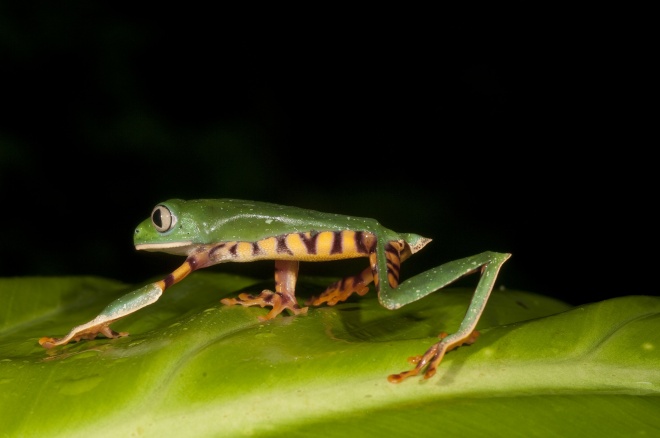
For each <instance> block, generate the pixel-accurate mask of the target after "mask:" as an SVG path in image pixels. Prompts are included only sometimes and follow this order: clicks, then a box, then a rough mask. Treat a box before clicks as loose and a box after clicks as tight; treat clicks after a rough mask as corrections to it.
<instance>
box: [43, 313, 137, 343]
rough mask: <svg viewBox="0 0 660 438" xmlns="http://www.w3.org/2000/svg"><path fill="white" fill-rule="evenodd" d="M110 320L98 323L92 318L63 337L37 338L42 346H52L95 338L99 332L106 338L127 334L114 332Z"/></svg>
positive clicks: (125, 334)
mask: <svg viewBox="0 0 660 438" xmlns="http://www.w3.org/2000/svg"><path fill="white" fill-rule="evenodd" d="M110 322H113V321H110ZM110 322H101V323H98V322H96V320H92V321H90V322H88V323H87V324H83V325H79V326H78V327H74V328H73V329H72V330H71V331H70V332H69V334H68V335H66V336H64V337H63V338H49V337H47V336H45V337H43V338H41V339H39V344H40V345H41V346H42V347H44V348H53V347H57V346H58V345H66V344H68V343H69V342H78V341H80V340H81V339H85V340H91V339H94V338H96V336H98V335H99V334H101V335H103V336H105V337H106V338H110V339H114V338H119V337H122V336H127V335H128V333H127V332H116V331H114V330H113V329H111V328H110Z"/></svg>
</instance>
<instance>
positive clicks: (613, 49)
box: [0, 2, 658, 304]
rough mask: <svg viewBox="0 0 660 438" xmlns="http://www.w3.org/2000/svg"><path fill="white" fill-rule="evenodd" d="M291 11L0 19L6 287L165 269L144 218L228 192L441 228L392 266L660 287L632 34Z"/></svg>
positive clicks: (611, 286) (645, 67)
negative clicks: (498, 255) (33, 278)
mask: <svg viewBox="0 0 660 438" xmlns="http://www.w3.org/2000/svg"><path fill="white" fill-rule="evenodd" d="M280 12H283V13H284V15H285V16H286V15H287V14H286V13H285V11H280ZM381 12H382V11H381ZM298 13H301V14H304V17H305V19H304V20H302V19H293V18H292V20H291V22H283V21H281V20H280V19H275V17H269V16H268V14H267V13H266V14H265V15H264V16H263V17H261V19H257V18H255V17H254V16H245V15H239V14H236V13H235V12H229V11H204V10H195V11H192V10H189V11H182V10H179V9H176V10H169V11H163V10H152V9H146V8H144V9H143V10H141V9H139V8H135V7H131V9H122V8H121V7H120V6H114V5H113V6H109V5H99V4H96V3H94V4H86V3H83V2H80V4H76V3H69V4H68V5H67V6H66V7H61V6H55V5H50V4H45V3H44V5H40V6H35V5H13V6H7V5H4V6H0V29H1V32H0V66H1V69H2V70H1V72H2V77H3V79H2V84H3V86H2V91H1V96H0V99H1V102H2V111H3V115H2V120H0V227H1V230H2V237H1V238H0V239H1V240H0V242H1V247H2V248H1V249H2V251H1V253H0V254H1V255H0V257H1V258H0V276H5V277H9V276H28V275H102V276H107V277H112V278H116V279H120V280H123V281H127V282H141V281H144V280H145V279H147V278H151V277H153V276H156V275H162V274H165V273H167V272H169V271H170V270H171V269H173V268H174V267H176V266H177V265H178V264H179V263H180V262H181V261H182V260H181V259H180V258H177V257H174V256H167V255H160V254H141V253H137V252H136V251H135V250H134V249H133V246H132V233H133V229H134V227H135V225H137V223H139V222H140V221H141V220H142V219H144V218H146V217H147V216H148V215H149V214H150V212H151V209H152V207H153V206H154V205H155V204H156V203H158V202H159V201H163V200H166V199H169V198H175V197H178V198H186V199H192V198H220V197H226V198H242V199H254V200H260V201H270V202H276V203H281V204H286V205H296V206H300V207H305V208H313V209H317V210H321V211H328V212H334V213H345V214H349V215H357V216H368V217H375V218H377V219H378V220H379V221H380V222H381V223H382V224H383V225H385V226H387V227H389V228H393V229H395V230H397V231H401V232H416V233H419V234H422V235H425V236H428V237H432V238H433V239H434V241H433V243H432V244H431V245H430V246H428V247H427V248H426V249H425V250H424V251H422V252H420V253H419V254H418V255H416V256H415V257H414V258H413V259H411V260H410V261H409V262H407V263H406V264H404V269H403V276H404V277H406V276H408V275H412V274H414V273H417V272H419V271H421V270H423V269H427V268H430V267H432V266H435V265H437V264H440V263H442V262H445V261H448V260H452V259H456V258H459V257H464V256H468V255H472V254H476V253H478V252H481V251H484V250H494V251H502V252H511V253H513V257H512V258H511V259H510V261H509V262H507V264H506V265H505V266H504V268H503V270H502V272H501V275H500V280H499V283H500V284H502V285H504V286H506V287H508V288H514V289H523V290H529V291H533V292H538V293H542V294H545V295H550V296H555V297H558V298H560V299H563V300H566V301H568V302H570V303H573V304H581V303H586V302H591V301H597V300H602V299H607V298H612V297H617V296H624V295H634V294H651V295H657V294H658V286H657V281H656V278H657V274H656V269H657V268H656V267H655V265H656V260H657V257H656V256H655V249H656V246H655V241H656V240H657V238H656V234H657V232H656V223H657V221H656V212H655V204H656V199H657V195H656V192H657V187H658V184H657V177H656V172H657V170H656V169H657V165H656V162H657V159H656V158H655V152H654V150H655V149H656V148H657V135H656V134H655V129H653V127H654V125H655V124H656V120H655V118H654V119H651V116H650V115H651V114H652V111H653V112H655V109H654V108H655V102H656V101H655V98H654V97H652V95H651V91H652V88H653V87H652V83H653V82H652V81H651V80H649V77H650V76H651V74H652V70H650V65H651V63H650V60H651V59H652V58H653V57H655V55H656V53H655V52H656V51H657V50H655V49H654V50H653V51H652V52H651V51H647V50H646V44H647V43H646V41H648V40H649V39H648V38H647V35H645V34H644V29H643V27H635V26H634V25H632V26H625V27H624V26H623V25H621V24H620V23H619V24H617V23H601V24H594V22H597V21H598V20H594V21H593V22H591V21H589V22H586V21H577V22H570V21H568V20H566V21H563V20H562V21H558V22H555V21H552V20H550V21H547V22H535V21H529V22H527V23H526V24H521V23H520V22H518V23H511V24H507V25H504V24H502V23H497V24H495V23H490V24H487V25H483V24H476V23H473V22H472V21H471V20H469V19H464V20H460V19H455V20H454V19H453V18H452V17H442V19H441V20H440V19H439V17H438V16H437V15H435V14H432V13H431V11H423V10H416V11H412V10H411V11H391V12H390V13H389V14H384V15H380V16H376V15H374V14H372V13H370V12H365V13H358V12H357V11H343V12H342V11H326V12H325V13H323V14H312V13H311V12H310V11H308V12H304V13H303V12H301V11H298ZM335 14H336V15H335ZM325 265H326V266H327V269H328V273H329V274H331V275H342V274H354V273H355V272H343V271H342V272H335V271H333V270H334V269H336V266H335V265H333V266H328V265H331V264H325ZM250 268H255V269H258V270H256V271H254V274H255V275H259V276H261V277H264V278H269V277H270V276H271V269H272V266H271V264H267V265H264V266H260V265H259V264H257V265H256V266H250V267H248V266H236V265H233V266H232V265H224V266H221V267H217V268H212V269H219V270H225V271H231V272H248V273H252V272H251V271H249V269H250ZM323 269H326V268H325V267H324V268H323ZM305 273H326V271H320V272H319V267H318V266H314V267H309V268H308V267H307V265H303V267H302V268H301V274H305Z"/></svg>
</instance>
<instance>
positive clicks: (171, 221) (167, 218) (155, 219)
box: [151, 205, 176, 233]
mask: <svg viewBox="0 0 660 438" xmlns="http://www.w3.org/2000/svg"><path fill="white" fill-rule="evenodd" d="M151 223H152V224H153V225H154V228H155V229H156V231H158V232H159V233H164V232H166V231H169V230H171V229H172V228H174V225H176V216H175V215H174V214H172V212H171V211H170V209H169V208H167V207H165V206H164V205H157V206H155V207H154V209H153V210H152V212H151Z"/></svg>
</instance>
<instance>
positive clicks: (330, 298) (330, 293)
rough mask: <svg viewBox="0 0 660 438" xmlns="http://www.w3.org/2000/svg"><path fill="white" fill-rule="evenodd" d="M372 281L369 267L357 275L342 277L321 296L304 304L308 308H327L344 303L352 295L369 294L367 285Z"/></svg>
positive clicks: (312, 298) (372, 277)
mask: <svg viewBox="0 0 660 438" xmlns="http://www.w3.org/2000/svg"><path fill="white" fill-rule="evenodd" d="M373 280H374V276H373V273H372V270H371V267H369V268H366V269H365V270H364V271H362V272H360V273H359V274H357V275H353V276H350V277H344V278H342V279H341V280H339V281H337V282H335V283H332V284H331V285H330V286H328V287H327V288H326V290H324V291H323V292H322V293H321V295H319V296H317V297H311V298H310V299H308V300H307V301H306V302H305V304H307V305H310V306H320V305H322V304H323V303H326V304H327V305H328V306H334V305H335V304H337V303H339V302H341V301H346V300H347V299H348V297H350V296H351V295H352V294H353V293H356V294H358V295H360V296H362V295H364V294H366V293H367V292H369V284H370V283H371V282H372V281H373Z"/></svg>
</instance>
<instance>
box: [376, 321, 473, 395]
mask: <svg viewBox="0 0 660 438" xmlns="http://www.w3.org/2000/svg"><path fill="white" fill-rule="evenodd" d="M478 337H479V332H478V331H476V330H475V331H473V332H472V333H470V334H468V335H467V336H460V335H458V334H457V333H455V334H453V335H451V336H447V334H446V333H441V334H440V338H442V340H441V341H440V342H438V343H437V344H433V345H432V346H431V348H429V349H428V350H426V353H424V354H423V355H422V356H413V357H411V358H408V361H409V362H411V363H413V364H417V365H416V366H415V368H413V369H412V370H409V371H403V372H401V373H398V374H391V375H389V376H388V377H387V380H389V381H390V382H392V383H399V382H401V381H403V380H404V379H406V378H408V377H411V376H416V375H418V374H419V373H420V372H421V371H422V370H423V369H424V368H426V371H425V372H424V378H425V379H428V378H429V377H433V376H434V375H435V372H436V370H437V369H438V365H440V362H441V361H442V358H443V357H444V355H445V353H446V352H448V351H450V350H453V349H455V348H458V347H460V346H461V345H470V344H473V343H474V342H475V341H476V340H477V338H478Z"/></svg>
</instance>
